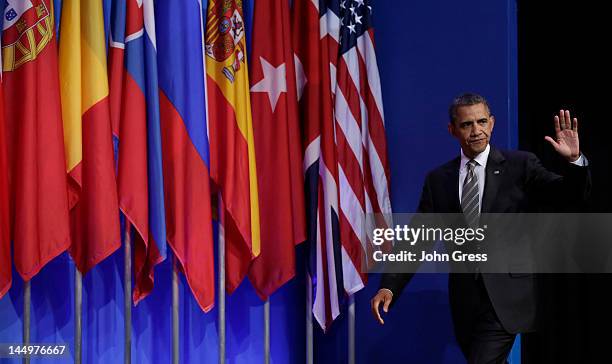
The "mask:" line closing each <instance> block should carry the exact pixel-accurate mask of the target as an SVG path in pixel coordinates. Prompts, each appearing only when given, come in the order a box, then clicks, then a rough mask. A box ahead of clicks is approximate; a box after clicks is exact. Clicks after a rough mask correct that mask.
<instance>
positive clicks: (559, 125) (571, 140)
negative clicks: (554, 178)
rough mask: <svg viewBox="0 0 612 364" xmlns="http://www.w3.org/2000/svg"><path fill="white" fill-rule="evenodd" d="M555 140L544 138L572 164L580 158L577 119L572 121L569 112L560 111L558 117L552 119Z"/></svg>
mask: <svg viewBox="0 0 612 364" xmlns="http://www.w3.org/2000/svg"><path fill="white" fill-rule="evenodd" d="M554 124H555V138H554V139H553V138H551V137H549V136H547V137H545V138H544V139H546V141H547V142H549V143H550V145H552V146H553V148H555V150H556V151H557V153H559V154H560V155H561V156H562V157H563V158H565V159H567V160H568V161H569V162H574V161H575V160H577V159H578V158H579V157H580V143H579V141H578V119H576V118H574V119H573V120H572V118H571V116H570V112H569V110H560V111H559V116H555V117H554Z"/></svg>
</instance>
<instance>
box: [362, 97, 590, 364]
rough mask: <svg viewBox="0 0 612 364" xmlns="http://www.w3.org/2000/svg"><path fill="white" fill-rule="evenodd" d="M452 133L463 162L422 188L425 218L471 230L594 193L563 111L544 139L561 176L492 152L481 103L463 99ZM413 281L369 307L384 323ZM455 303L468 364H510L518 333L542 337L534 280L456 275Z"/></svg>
mask: <svg viewBox="0 0 612 364" xmlns="http://www.w3.org/2000/svg"><path fill="white" fill-rule="evenodd" d="M449 116H450V122H449V124H448V131H449V133H450V134H451V135H452V136H454V137H455V138H456V139H457V140H458V141H459V144H460V146H461V155H460V156H459V157H457V158H455V159H453V160H451V161H450V162H448V163H446V164H444V165H442V166H440V167H438V168H436V169H434V170H433V171H431V172H430V173H429V174H428V175H427V177H426V179H425V184H424V186H423V192H422V194H421V199H420V202H419V206H418V212H420V213H462V214H463V215H462V216H463V217H464V218H465V223H466V224H467V225H469V226H474V225H478V224H479V222H482V221H479V220H480V214H482V213H521V212H530V211H534V207H535V206H536V205H537V204H538V203H540V202H541V199H542V198H543V197H549V198H550V199H551V200H555V199H556V200H557V201H558V200H560V199H564V198H565V197H564V196H567V195H568V194H570V195H573V196H575V197H576V200H580V199H583V198H585V196H586V194H587V193H588V190H589V186H590V177H589V171H588V167H587V165H588V162H587V160H586V158H585V157H584V156H583V155H582V154H581V153H580V146H579V139H578V120H577V119H576V118H574V119H573V120H572V118H571V116H570V112H569V111H566V110H561V111H560V112H559V115H558V116H555V117H554V125H555V134H556V135H555V138H554V139H553V138H551V137H548V136H547V137H546V138H545V139H546V140H547V141H548V142H549V143H550V144H551V145H552V147H553V148H554V149H555V150H556V151H557V153H559V155H560V156H562V157H563V158H565V159H566V160H567V161H568V163H567V166H566V168H565V172H564V173H563V175H562V176H561V175H558V174H555V173H553V172H550V171H548V170H546V169H545V168H544V167H543V166H542V165H541V163H540V161H539V160H538V158H537V157H536V156H535V155H533V154H531V153H527V152H520V151H501V150H498V149H495V148H493V147H491V146H490V145H489V140H490V138H491V133H492V131H493V127H494V125H495V118H494V117H493V116H492V115H491V113H490V110H489V105H488V104H487V101H486V100H485V99H484V98H483V97H482V96H480V95H476V94H463V95H460V96H458V97H457V98H455V100H453V103H452V104H451V107H450V109H449ZM412 276H413V274H410V273H386V274H384V275H383V277H382V280H381V288H380V289H379V291H378V293H377V294H376V295H375V296H374V298H373V299H372V301H371V306H372V313H373V315H374V317H375V318H376V319H377V320H378V321H379V322H380V323H381V324H383V323H384V321H383V319H382V318H381V316H380V312H379V310H380V306H381V304H382V306H383V310H384V312H387V310H388V308H389V305H390V304H391V302H392V301H393V300H394V299H397V297H398V296H399V295H400V293H401V291H402V290H403V288H404V287H405V286H406V284H407V283H408V282H409V281H410V279H411V278H412ZM449 299H450V307H451V314H452V317H453V323H454V329H455V335H456V337H457V341H458V342H459V345H460V347H461V350H462V352H463V353H464V354H465V356H466V358H467V360H468V363H470V364H481V363H505V362H506V359H507V357H508V354H509V352H510V349H511V348H512V344H513V342H514V339H515V336H516V334H517V333H526V332H532V331H535V329H536V312H537V308H536V306H537V300H536V291H535V280H534V276H533V275H532V274H528V273H525V272H520V273H517V274H513V273H511V272H510V273H506V274H499V273H497V274H493V273H480V271H479V270H478V267H476V268H475V271H473V272H471V273H469V274H459V273H451V274H450V276H449Z"/></svg>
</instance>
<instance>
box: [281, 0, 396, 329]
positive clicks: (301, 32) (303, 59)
mask: <svg viewBox="0 0 612 364" xmlns="http://www.w3.org/2000/svg"><path fill="white" fill-rule="evenodd" d="M293 25H294V28H293V29H294V39H293V43H294V49H295V56H296V72H297V80H298V97H299V98H300V114H301V115H302V123H303V129H304V139H305V143H304V146H305V155H304V170H305V174H306V190H307V205H308V206H307V207H308V220H309V221H308V224H309V226H308V243H309V247H310V259H311V262H310V275H311V278H312V281H313V293H314V305H313V313H314V316H315V318H316V320H317V321H318V322H319V324H320V326H321V327H322V328H323V330H327V329H328V328H329V326H330V324H331V323H332V322H333V320H334V319H335V318H336V317H338V315H339V314H340V302H341V301H342V299H343V297H344V296H345V295H351V294H354V293H355V292H357V291H359V290H360V289H361V288H363V287H364V285H365V283H366V279H367V276H366V275H365V274H364V273H363V272H364V271H365V269H366V267H367V266H366V265H367V264H368V263H369V261H370V259H369V257H371V252H372V249H374V247H373V245H372V244H371V242H370V241H369V239H368V236H367V234H366V232H367V230H368V229H367V227H368V225H370V224H371V221H372V219H369V218H367V217H368V216H370V215H369V214H374V213H382V214H384V216H386V217H387V218H388V217H389V214H390V213H391V202H390V199H389V177H390V173H389V164H388V160H387V145H386V138H385V125H384V116H383V115H384V113H383V104H382V96H381V88H380V77H379V74H378V65H377V62H376V54H375V51H374V33H373V28H372V6H371V2H370V1H368V0H341V1H338V0H295V3H294V13H293ZM384 224H385V225H387V226H390V221H385V222H384Z"/></svg>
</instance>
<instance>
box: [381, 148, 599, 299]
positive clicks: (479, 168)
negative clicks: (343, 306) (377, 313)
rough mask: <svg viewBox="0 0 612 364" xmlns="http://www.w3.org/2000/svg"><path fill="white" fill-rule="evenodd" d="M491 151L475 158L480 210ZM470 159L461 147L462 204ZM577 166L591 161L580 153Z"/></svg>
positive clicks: (585, 164)
mask: <svg viewBox="0 0 612 364" xmlns="http://www.w3.org/2000/svg"><path fill="white" fill-rule="evenodd" d="M490 152H491V145H489V144H487V147H486V148H485V150H484V151H482V153H480V154H478V155H477V156H476V157H475V158H474V160H475V161H476V166H474V173H475V174H476V176H478V212H480V208H481V206H482V195H484V186H485V177H486V173H485V172H486V168H487V160H488V159H489V153H490ZM469 161H470V158H468V157H467V156H466V155H465V154H464V153H463V149H461V162H460V163H459V204H461V193H462V192H463V182H464V180H465V176H466V175H467V172H468V171H467V166H466V165H467V162H469ZM572 164H575V165H577V166H581V167H584V166H588V165H589V161H588V159H586V157H585V156H584V155H583V154H582V153H580V157H578V159H576V160H575V161H573V162H572ZM382 290H385V291H387V292H389V293H390V294H391V297H393V291H391V290H390V289H388V288H381V289H379V292H380V291H382Z"/></svg>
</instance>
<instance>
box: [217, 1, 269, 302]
mask: <svg viewBox="0 0 612 364" xmlns="http://www.w3.org/2000/svg"><path fill="white" fill-rule="evenodd" d="M205 43H206V45H205V47H206V48H205V52H206V74H207V96H208V117H209V138H210V154H211V161H210V169H211V177H212V179H213V181H214V182H215V183H216V187H217V188H219V190H220V192H221V196H222V202H221V203H222V205H223V206H222V210H223V216H221V221H222V222H223V229H224V231H225V242H226V247H227V248H226V265H227V269H226V272H227V273H226V274H227V277H226V278H227V279H226V281H227V289H228V291H229V292H230V293H231V292H233V291H234V289H236V288H237V287H238V285H239V284H240V282H241V281H242V279H243V278H244V276H245V275H246V273H247V271H248V267H249V264H250V262H251V259H253V258H254V257H257V256H258V255H259V250H260V241H259V229H260V226H259V201H258V192H257V190H258V189H257V173H256V168H255V144H254V138H253V123H252V120H251V103H250V99H249V75H248V67H247V50H246V38H245V25H244V18H243V13H242V2H241V1H236V0H233V1H219V0H210V1H209V3H208V16H207V19H206V40H205ZM271 142H272V141H271Z"/></svg>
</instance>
